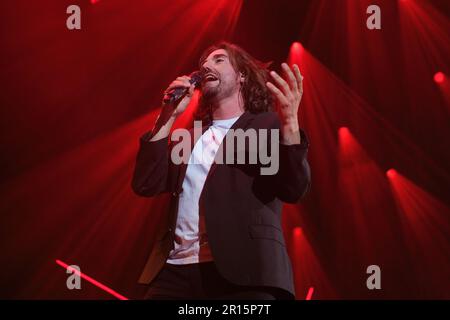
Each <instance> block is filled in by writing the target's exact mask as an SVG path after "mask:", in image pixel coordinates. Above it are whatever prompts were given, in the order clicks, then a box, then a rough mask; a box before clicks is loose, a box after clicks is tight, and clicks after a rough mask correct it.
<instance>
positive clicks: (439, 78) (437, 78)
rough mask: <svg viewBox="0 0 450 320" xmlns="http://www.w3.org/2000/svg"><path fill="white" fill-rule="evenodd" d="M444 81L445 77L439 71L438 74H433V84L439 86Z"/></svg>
mask: <svg viewBox="0 0 450 320" xmlns="http://www.w3.org/2000/svg"><path fill="white" fill-rule="evenodd" d="M444 80H445V75H444V73H442V72H440V71H439V72H436V73H435V74H434V82H436V83H438V84H440V83H443V82H444Z"/></svg>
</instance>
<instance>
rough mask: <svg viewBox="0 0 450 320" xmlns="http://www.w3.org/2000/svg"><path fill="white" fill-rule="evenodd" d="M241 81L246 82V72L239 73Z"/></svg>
mask: <svg viewBox="0 0 450 320" xmlns="http://www.w3.org/2000/svg"><path fill="white" fill-rule="evenodd" d="M239 80H240V81H241V83H243V82H245V72H242V71H241V72H239Z"/></svg>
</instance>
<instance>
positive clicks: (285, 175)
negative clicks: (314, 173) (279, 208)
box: [274, 130, 311, 203]
mask: <svg viewBox="0 0 450 320" xmlns="http://www.w3.org/2000/svg"><path fill="white" fill-rule="evenodd" d="M300 134H301V143H300V144H293V145H284V144H282V143H280V148H279V151H280V167H279V169H278V173H277V174H276V175H275V177H274V179H275V184H276V186H277V188H276V190H277V192H276V193H277V197H278V198H279V199H280V200H282V201H284V202H288V203H296V202H298V201H299V200H300V199H301V198H303V196H304V195H305V194H306V193H307V192H308V190H309V189H310V187H311V169H310V167H309V163H308V160H307V155H308V148H309V141H308V138H307V137H306V134H305V132H304V131H303V130H301V131H300Z"/></svg>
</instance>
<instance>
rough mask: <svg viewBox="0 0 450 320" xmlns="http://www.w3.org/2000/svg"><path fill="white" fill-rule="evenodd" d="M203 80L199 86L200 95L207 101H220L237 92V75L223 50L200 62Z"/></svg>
mask: <svg viewBox="0 0 450 320" xmlns="http://www.w3.org/2000/svg"><path fill="white" fill-rule="evenodd" d="M202 69H203V70H204V71H205V74H206V76H205V78H204V80H203V82H202V85H201V90H202V94H203V96H204V97H205V98H209V99H222V98H226V97H228V96H230V95H232V94H233V93H234V92H236V91H239V88H240V81H239V74H238V73H236V71H235V70H234V68H233V66H232V65H231V62H230V60H229V56H228V53H227V51H226V50H225V49H218V50H215V51H213V52H211V53H210V54H209V55H208V57H207V58H206V60H204V61H203V62H202Z"/></svg>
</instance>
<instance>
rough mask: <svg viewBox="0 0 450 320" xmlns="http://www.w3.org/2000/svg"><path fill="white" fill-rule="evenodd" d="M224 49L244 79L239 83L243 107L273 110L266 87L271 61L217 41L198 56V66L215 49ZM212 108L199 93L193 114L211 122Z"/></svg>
mask: <svg viewBox="0 0 450 320" xmlns="http://www.w3.org/2000/svg"><path fill="white" fill-rule="evenodd" d="M218 49H224V50H226V52H227V53H228V56H229V59H230V63H231V65H232V66H233V68H234V70H235V71H236V72H237V73H239V72H241V73H242V74H244V76H245V80H244V82H243V83H242V85H241V88H240V92H241V95H242V99H243V101H244V109H245V110H246V111H250V112H251V113H260V112H265V111H270V110H273V108H274V101H273V97H272V95H271V93H270V92H269V90H268V89H267V87H266V82H267V81H268V79H269V70H268V67H269V66H270V64H271V62H269V63H263V62H261V61H259V60H257V59H255V58H253V57H252V56H251V55H250V54H249V53H247V52H246V51H245V50H244V49H242V48H241V47H239V46H237V45H235V44H232V43H229V42H225V41H222V42H219V43H218V44H215V45H212V46H211V47H209V48H207V49H206V50H205V51H204V52H203V54H202V55H201V57H200V60H199V67H200V68H201V67H202V63H203V62H204V61H205V59H206V58H207V57H208V56H209V55H210V54H211V53H212V52H213V51H215V50H218ZM212 113H213V109H212V106H211V105H210V103H209V102H207V101H206V99H203V98H202V96H201V95H200V98H199V102H198V108H197V110H196V112H195V114H194V119H195V120H202V122H203V123H204V124H208V125H209V124H211V122H212Z"/></svg>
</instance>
